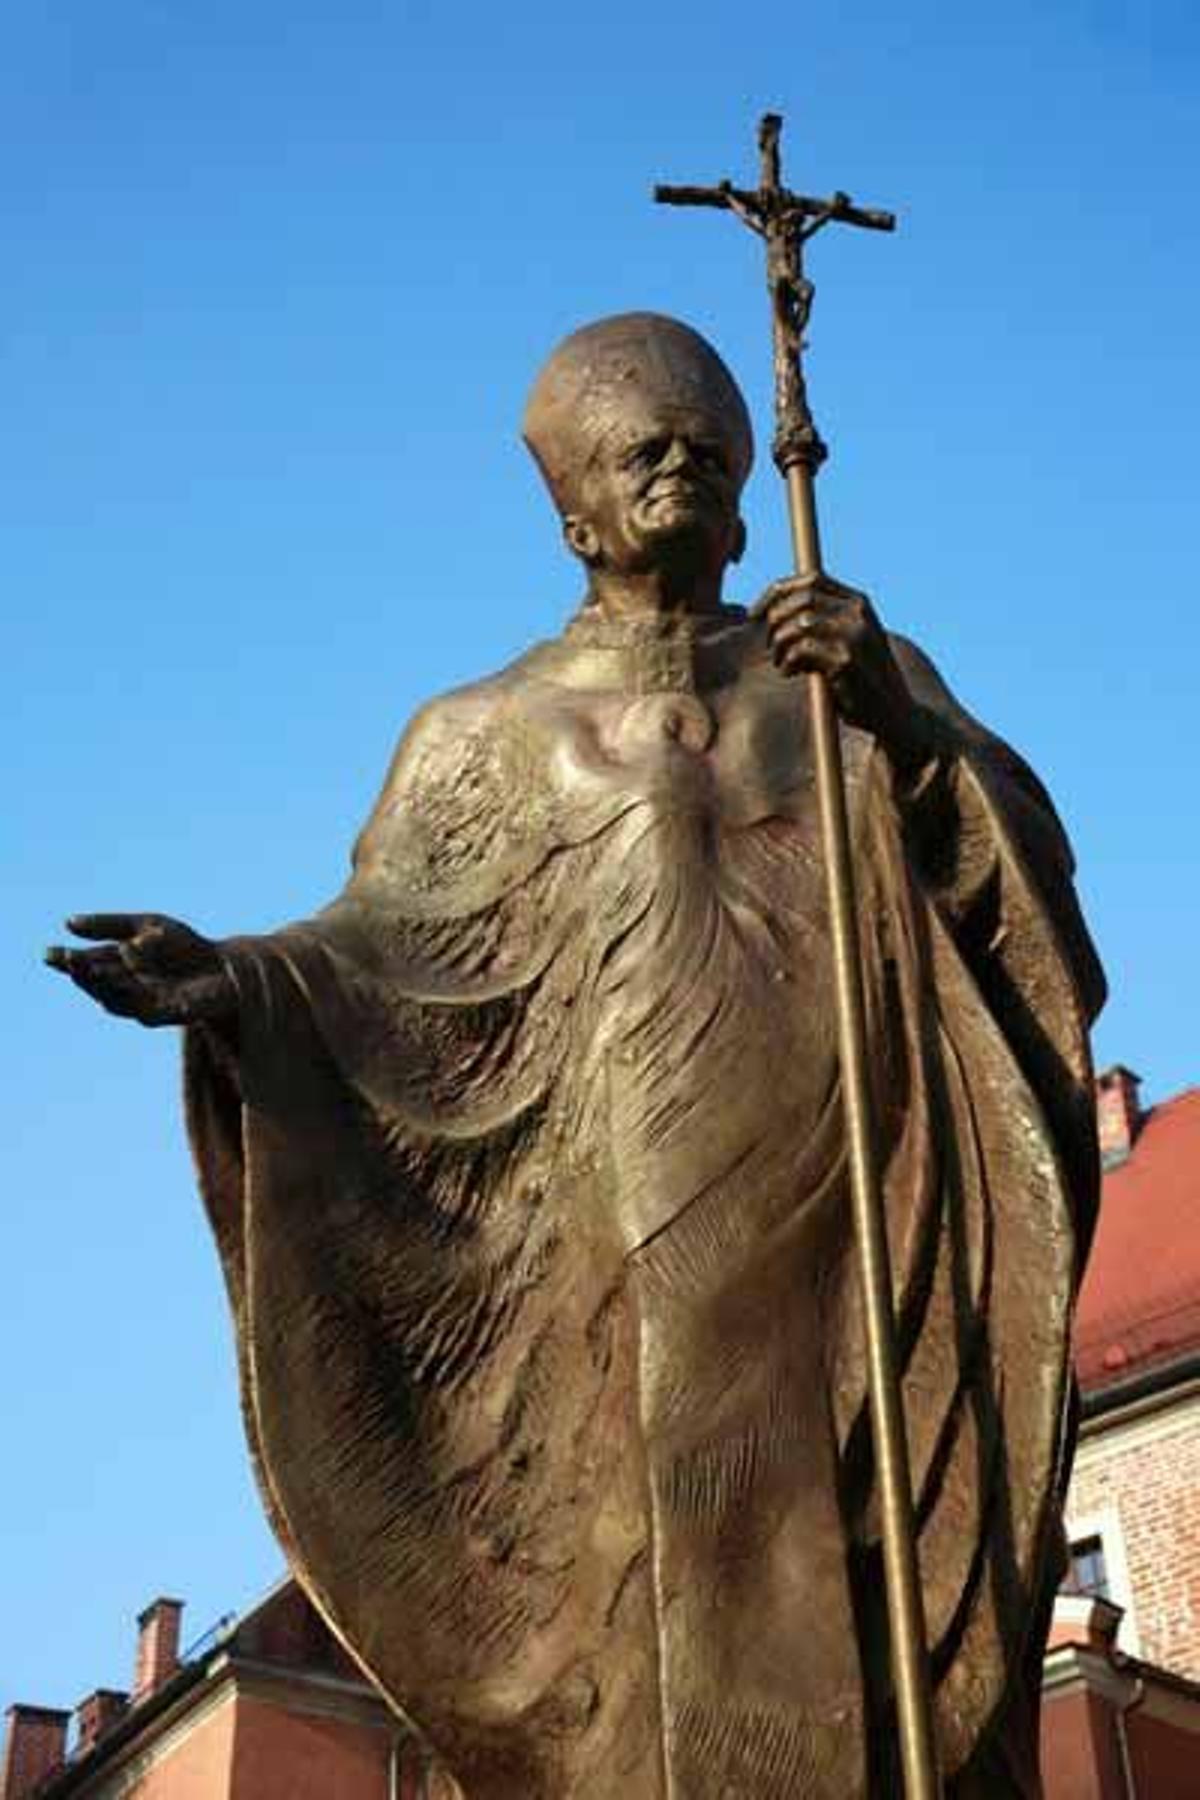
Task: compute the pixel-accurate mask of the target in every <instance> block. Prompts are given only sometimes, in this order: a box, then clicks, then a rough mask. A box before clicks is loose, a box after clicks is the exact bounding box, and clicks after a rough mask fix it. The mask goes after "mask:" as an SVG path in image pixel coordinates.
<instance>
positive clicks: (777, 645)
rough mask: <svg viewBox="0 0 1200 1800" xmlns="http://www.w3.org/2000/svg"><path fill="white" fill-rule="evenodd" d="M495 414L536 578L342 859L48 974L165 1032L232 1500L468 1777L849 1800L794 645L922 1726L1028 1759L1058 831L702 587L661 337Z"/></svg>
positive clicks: (534, 1797)
mask: <svg viewBox="0 0 1200 1800" xmlns="http://www.w3.org/2000/svg"><path fill="white" fill-rule="evenodd" d="M525 432H526V438H527V441H528V443H529V445H530V448H531V449H532V451H533V454H534V455H535V457H536V459H537V461H538V464H539V466H540V468H541V470H542V472H543V474H544V476H545V478H546V481H547V483H548V485H549V487H550V490H551V493H552V495H553V498H554V501H555V504H556V506H557V508H558V510H559V512H560V514H561V517H562V522H563V532H564V536H565V538H566V541H567V544H568V545H569V547H570V549H571V550H572V551H573V552H574V554H575V556H576V557H577V558H578V559H579V560H580V562H581V563H582V565H583V567H584V569H585V571H586V583H587V591H586V595H585V598H584V601H583V604H582V605H581V607H580V608H579V610H578V612H577V613H576V615H575V616H574V618H573V619H571V621H570V622H569V624H568V625H567V627H566V629H565V631H564V632H563V634H562V636H561V637H559V638H557V639H555V640H554V641H552V642H549V643H544V644H539V645H537V646H535V647H534V648H533V649H531V650H530V651H529V652H528V653H527V654H526V655H525V656H523V657H522V658H521V659H520V660H519V661H517V662H516V663H515V664H513V665H512V666H511V667H510V668H508V669H505V670H504V671H502V672H501V673H500V674H498V675H494V676H491V677H489V678H487V679H485V680H482V681H480V682H478V683H476V684H474V685H472V686H470V687H467V688H464V689H462V690H460V691H458V692H456V693H452V694H450V695H448V696H446V697H445V698H443V699H440V700H437V701H434V702H433V703H432V704H430V705H429V706H428V707H426V708H425V709H424V710H423V711H422V712H421V713H420V714H419V715H418V717H417V718H416V720H415V721H414V722H413V723H412V725H411V726H410V727H409V729H408V731H407V732H406V734H405V736H404V738H403V741H402V743H401V745H400V748H399V751H398V753H397V755H396V758H395V761H394V763H393V765H392V768H391V770H390V772H389V774H388V777H387V780H386V782H385V784H384V788H383V792H382V795H381V797H380V799H379V801H378V803H377V804H376V807H375V810H374V812H373V814H372V816H371V818H370V820H369V822H368V824H367V826H366V828H365V830H364V831H363V833H362V835H361V837H360V839H359V841H358V844H357V846H356V850H355V858H354V871H353V874H352V876H351V879H350V881H349V883H348V885H347V887H346V889H345V891H344V892H343V894H342V895H341V896H340V897H339V898H338V899H337V900H335V901H334V902H333V904H332V905H331V906H329V907H328V908H327V909H326V910H325V911H324V912H322V913H320V914H318V915H317V917H315V918H314V919H311V920H308V921H305V922H304V923H301V924H297V925H291V926H287V927H285V928H283V929H281V930H279V931H277V932H274V933H271V934H269V935H267V936H263V937H250V938H230V939H226V940H223V941H221V942H219V943H211V942H208V941H207V940H205V939H203V938H201V937H199V936H198V935H197V934H196V933H194V932H192V931H190V930H189V929H188V928H187V927H186V926H183V925H180V924H178V923H176V922H174V921H172V920H168V919H164V918H161V917H158V916H156V915H145V914H102V915H88V916H86V917H82V918H76V919H74V920H72V921H71V928H72V930H74V931H75V932H76V933H78V934H79V935H81V936H83V937H85V938H92V939H100V940H105V941H103V942H101V943H99V944H98V945H97V946H96V947H93V948H88V949H69V950H68V949H56V950H54V951H51V952H50V960H51V962H52V963H53V965H54V966H55V967H57V968H60V969H62V970H63V971H65V973H67V974H68V975H69V976H70V977H71V978H72V980H74V981H75V982H77V983H78V985H79V986H81V987H82V988H84V989H85V990H86V991H87V992H89V993H90V994H91V995H92V996H93V997H94V998H95V999H97V1000H98V1001H100V1003H101V1004H102V1005H104V1006H106V1007H107V1008H108V1009H109V1010H110V1011H113V1012H116V1013H119V1014H122V1015H124V1016H129V1017H133V1018H137V1019H139V1020H141V1022H142V1023H144V1024H152V1025H161V1024H179V1025H183V1026H184V1027H186V1038H185V1057H186V1072H187V1109H188V1123H189V1129H190V1132H191V1137H192V1143H193V1145H194V1149H195V1154H196V1159H197V1163H198V1167H199V1171H200V1180H201V1186H202V1189H203V1192H204V1197H205V1201H206V1203H207V1207H208V1210H209V1214H210V1217H211V1220H212V1225H213V1229H214V1232H215V1235H216V1239H217V1243H218V1247H219V1250H220V1253H221V1258H222V1262H223V1264H224V1269H225V1274H226V1278H227V1281H228V1285H229V1292H230V1297H231V1302H232V1307H233V1313H234V1318H235V1322H236V1327H237V1336H238V1343H239V1349H240V1355H241V1367H242V1379H243V1393H244V1403H245V1415H246V1423H247V1430H248V1433H249V1437H250V1441H251V1445H252V1450H253V1454H254V1459H255V1464H256V1467H257V1470H258V1475H259V1479H260V1482H261V1485H262V1490H263V1495H264V1498H265V1502H266V1505H267V1507H268V1510H269V1512H270V1515H271V1518H272V1520H273V1522H274V1525H275V1528H276V1530H277V1531H278V1533H279V1536H280V1538H281V1541H282V1542H283V1544H284V1546H285V1548H286V1550H287V1553H288V1555H289V1557H290V1559H291V1561H292V1564H293V1566H294V1568H295V1570H296V1572H297V1574H298V1575H299V1577H300V1578H301V1580H302V1581H303V1582H304V1584H305V1586H306V1587H307V1588H308V1590H309V1592H310V1593H311V1594H312V1596H313V1598H314V1600H315V1601H316V1603H317V1604H318V1606H319V1607H320V1608H321V1610H322V1611H323V1612H324V1613H325V1615H326V1616H327V1618H328V1619H329V1621H330V1622H331V1624H332V1625H333V1627H334V1629H335V1630H336V1631H337V1632H338V1633H339V1635H340V1636H341V1637H342V1638H343V1639H344V1640H345V1642H346V1643H347V1644H348V1645H349V1647H350V1648H351V1649H352V1650H353V1652H354V1654H355V1655H356V1656H357V1657H358V1658H359V1659H360V1660H361V1662H362V1664H363V1666H364V1667H365V1668H366V1669H367V1670H368V1671H369V1672H370V1674H371V1675H372V1676H373V1677H374V1678H375V1680H376V1681H377V1682H378V1683H379V1685H380V1687H381V1688H382V1689H383V1691H384V1692H385V1693H386V1694H387V1695H388V1696H389V1698H390V1699H391V1700H392V1701H393V1703H394V1704H395V1705H396V1706H397V1708H398V1709H400V1710H402V1711H403V1713H404V1714H406V1715H407V1716H409V1717H410V1718H411V1719H412V1720H414V1721H415V1722H416V1723H417V1725H418V1726H419V1727H420V1728H421V1730H422V1731H423V1732H424V1733H425V1734H426V1735H427V1737H428V1739H429V1741H430V1743H431V1744H432V1745H433V1747H434V1748H435V1749H436V1751H437V1752H438V1753H439V1755H440V1756H441V1757H442V1758H443V1759H444V1761H445V1763H446V1765H447V1766H448V1767H449V1769H450V1770H451V1771H452V1772H453V1773H454V1775H455V1776H456V1778H457V1780H458V1781H459V1783H460V1785H461V1787H462V1790H463V1792H464V1794H465V1795H466V1796H468V1800H567V1797H572V1800H574V1797H579V1800H723V1797H725V1796H751V1795H752V1796H754V1797H755V1800H791V1797H792V1796H806V1797H810V1800H853V1797H854V1796H866V1795H872V1796H880V1797H882V1796H889V1797H890V1796H892V1795H894V1794H895V1793H896V1792H897V1791H898V1777H897V1772H896V1760H895V1757H896V1751H895V1731H894V1722H893V1713H892V1703H891V1695H890V1689H889V1676H888V1663H887V1654H886V1630H885V1624H884V1620H883V1617H882V1613H883V1602H882V1595H881V1581H880V1556H879V1517H878V1495H877V1482H876V1472H875V1462H874V1458H873V1454H872V1448H871V1440H870V1436H869V1432H868V1430H867V1424H866V1418H865V1409H864V1392H865V1375H864V1356H863V1349H862V1322H861V1317H860V1300H859V1290H858V1284H857V1281H856V1278H855V1271H854V1266H853V1262H852V1259H851V1250H850V1244H849V1223H848V1216H847V1172H846V1155H845V1132H844V1125H843V1110H842V1105H841V1093H840V1085H839V1077H838V1066H837V1056H836V1039H835V1031H834V1024H833V1018H832V1005H831V984H832V975H831V970H830V953H829V925H828V918H827V908H826V904H825V900H824V889H823V885H822V872H821V868H820V857H819V855H818V853H817V848H816V826H815V812H814V808H815V800H814V780H813V767H812V756H811V745H810V720H809V709H808V699H807V695H806V688H805V683H804V682H803V681H797V680H795V679H793V678H794V677H795V676H796V675H797V674H798V673H800V672H804V671H813V670H816V671H819V672H821V673H823V674H825V675H826V676H827V677H828V678H829V681H830V683H831V685H832V690H833V693H834V696H835V699H836V702H837V706H838V709H839V712H840V715H841V720H842V727H841V739H842V753H843V758H844V765H845V771H846V781H847V793H848V802H849V809H850V822H851V829H852V835H853V842H854V850H855V858H856V865H857V875H858V887H859V900H860V934H859V935H860V944H861V951H862V958H863V968H864V974H865V981H866V1000H867V1024H868V1040H869V1049H870V1074H871V1083H872V1089H873V1095H874V1100H875V1107H876V1116H877V1135H878V1145H877V1148H878V1151H879V1156H880V1166H881V1171H882V1184H883V1195H884V1202H885V1206H886V1212H887V1220H888V1228H889V1237H890V1248H891V1257H892V1267H893V1272H894V1282H895V1293H896V1318H897V1332H898V1343H899V1348H900V1359H901V1364H902V1371H903V1392H904V1401H905V1408H906V1414H907V1424H908V1436H909V1444H910V1450H911V1457H912V1465H913V1474H914V1486H915V1498H916V1519H917V1527H918V1533H919V1546H920V1567H921V1573H922V1580H923V1587H924V1597H925V1607H926V1612H927V1615H928V1623H929V1634H930V1651H931V1660H932V1671H933V1678H934V1687H935V1718H936V1730H937V1740H938V1747H939V1754H940V1758H941V1762H942V1767H943V1769H944V1771H945V1773H946V1776H947V1778H948V1782H949V1791H950V1792H951V1793H952V1794H954V1795H956V1796H958V1797H959V1800H968V1797H974V1796H983V1795H987V1796H989V1797H991V1796H1001V1795H1013V1796H1016V1795H1020V1796H1023V1797H1029V1796H1033V1795H1035V1794H1037V1792H1038V1791H1039V1789H1038V1783H1037V1773H1036V1744H1035V1727H1036V1695H1037V1683H1038V1663H1039V1658H1040V1651H1041V1645H1042V1641H1043V1637H1044V1628H1045V1620H1046V1616H1047V1607H1048V1604H1049V1600H1050V1596H1051V1595H1052V1591H1053V1586H1054V1581H1055V1577H1056V1573H1057V1566H1056V1559H1057V1556H1058V1545H1059V1522H1058V1520H1059V1511H1058V1509H1059V1501H1060V1498H1061V1492H1062V1485H1063V1480H1064V1455H1065V1447H1066V1440H1067V1436H1068V1430H1069V1427H1068V1419H1069V1391H1070V1384H1069V1346H1068V1335H1069V1322H1070V1310H1071V1299H1072V1293H1073V1290H1074V1285H1075V1282H1076V1278H1077V1273H1078V1270H1079V1267H1080V1264H1081V1259H1082V1255H1083V1252H1084V1247H1085V1245H1086V1241H1087V1237H1088V1233H1089V1231H1090V1227H1091V1221H1092V1214H1093V1209H1094V1204H1095V1193H1096V1166H1095V1150H1094V1134H1093V1126H1092V1107H1091V1089H1090V1069H1089V1058H1088V1043H1087V1027H1088V1021H1089V1018H1090V1016H1091V1014H1092V1013H1093V1011H1094V1010H1095V1008H1096V1007H1097V1006H1098V1004H1099V1002H1100V999H1101V997H1102V992H1103V982H1102V976H1101V974H1100V970H1099V968H1098V965H1097V962H1096V959H1095V956H1094V953H1093V950H1092V948H1091V944H1090V942H1089V939H1088V936H1087V932H1086V929H1085V927H1084V925H1083V922H1082V920H1081V917H1080V914H1079V910H1078V907H1077V904H1076V900H1075V897H1074V893H1073V889H1072V861H1071V855H1070V851H1069V848H1068V845H1067V842H1066V838H1065V836H1064V834H1063V831H1062V829H1061V827H1060V825H1059V823H1058V820H1057V818H1056V816H1055V813H1054V810H1053V807H1052V805H1051V803H1050V801H1049V799H1048V797H1047V795H1046V793H1045V790H1044V789H1043V787H1042V786H1041V784H1040V783H1039V781H1038V780H1037V778H1036V776H1034V775H1033V773H1032V772H1031V771H1030V770H1029V768H1028V767H1027V766H1026V765H1025V763H1024V762H1022V760H1021V759H1020V758H1019V757H1018V756H1017V755H1016V754H1015V753H1014V752H1013V751H1012V750H1010V749H1009V748H1008V747H1007V746H1006V745H1005V744H1004V743H1002V742H1001V741H1000V740H999V739H998V738H996V737H994V736H993V735H992V734H991V733H990V732H989V731H987V730H986V729H985V728H984V727H983V726H981V725H980V724H979V723H978V722H977V721H976V720H975V719H973V718H972V717H971V716H970V715H969V714H968V713H967V712H966V711H964V710H963V708H962V707H961V706H960V705H959V704H958V702H957V701H956V700H955V699H954V698H953V696H952V695H951V694H950V693H949V692H948V691H947V689H946V687H945V686H944V684H943V683H942V681H941V680H940V679H939V677H938V675H937V673H936V671H935V670H934V668H933V666H932V665H931V664H930V662H929V661H928V660H927V659H926V657H925V656H924V655H923V654H922V653H921V652H920V651H918V650H917V649H916V648H915V647H914V646H913V645H912V644H910V643H907V642H906V641H904V640H903V639H900V638H897V637H893V636H889V635H888V634H887V633H886V632H885V631H884V630H883V629H882V627H881V626H880V624H879V622H878V620H877V618H876V615H875V613H874V611H873V609H872V607H871V605H870V603H869V602H868V601H867V599H866V598H865V597H864V596H863V595H862V594H859V593H857V592H855V591H854V590H853V589H851V588H848V587H845V586H843V585H842V584H840V583H838V582H836V581H833V580H831V579H829V578H826V577H824V576H819V575H817V576H813V577H811V578H808V579H801V580H788V581H784V582H781V583H778V584H775V585H774V586H773V587H772V588H770V589H769V590H768V591H767V593H766V594H765V595H764V596H763V597H762V599H761V600H760V601H759V602H758V604H757V605H756V606H754V607H752V608H751V609H750V610H749V611H746V610H744V609H743V608H741V607H740V606H735V605H730V604H727V603H726V602H725V601H724V600H723V598H722V584H723V578H724V576H725V572H726V570H727V568H728V566H729V565H730V564H731V563H734V562H736V561H737V559H738V557H739V556H740V554H741V551H742V547H743V543H744V528H743V525H742V521H741V517H740V513H739V495H740V491H741V488H742V484H743V482H744V480H745V477H746V474H747V471H748V469H749V467H750V461H751V454H752V444H751V430H750V422H749V419H748V416H747V412H746V408H745V405H744V403H743V401H742V399H741V396H740V394H739V392H738V390H737V388H736V386H735V384H734V382H733V379H732V377H731V376H730V375H729V373H728V371H727V370H726V368H725V366H724V364H723V363H722V362H721V361H720V359H719V358H718V356H717V355H716V353H715V352H714V351H713V350H712V349H711V348H710V347H709V346H708V345H707V344H706V343H705V342H704V341H703V340H702V339H701V338H700V337H698V336H697V335H696V334H695V333H694V332H693V331H691V330H690V329H689V328H688V327H687V326H685V325H682V324H679V323H677V322H675V321H673V320H670V319H666V318H662V317H659V316H656V315H653V314H645V313H641V314H638V313H634V314H628V315H624V316H622V317H619V318H614V319H609V320H605V321H602V322H601V323H599V324H597V325H592V326H589V327H586V328H585V329H583V330H582V331H579V332H577V333H576V334H575V335H574V336H572V337H571V338H569V339H568V340H567V341H566V343H565V344H563V345H562V346H560V348H559V349H558V350H557V351H556V352H555V354H554V356H553V357H552V358H551V359H550V361H549V363H548V364H547V366H546V368H545V369H544V370H543V372H542V374H541V376H540V377H539V379H538V381H537V383H536V385H535V387H534V390H533V394H532V397H531V400H530V403H529V408H528V412H527V415H526V425H525Z"/></svg>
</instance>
